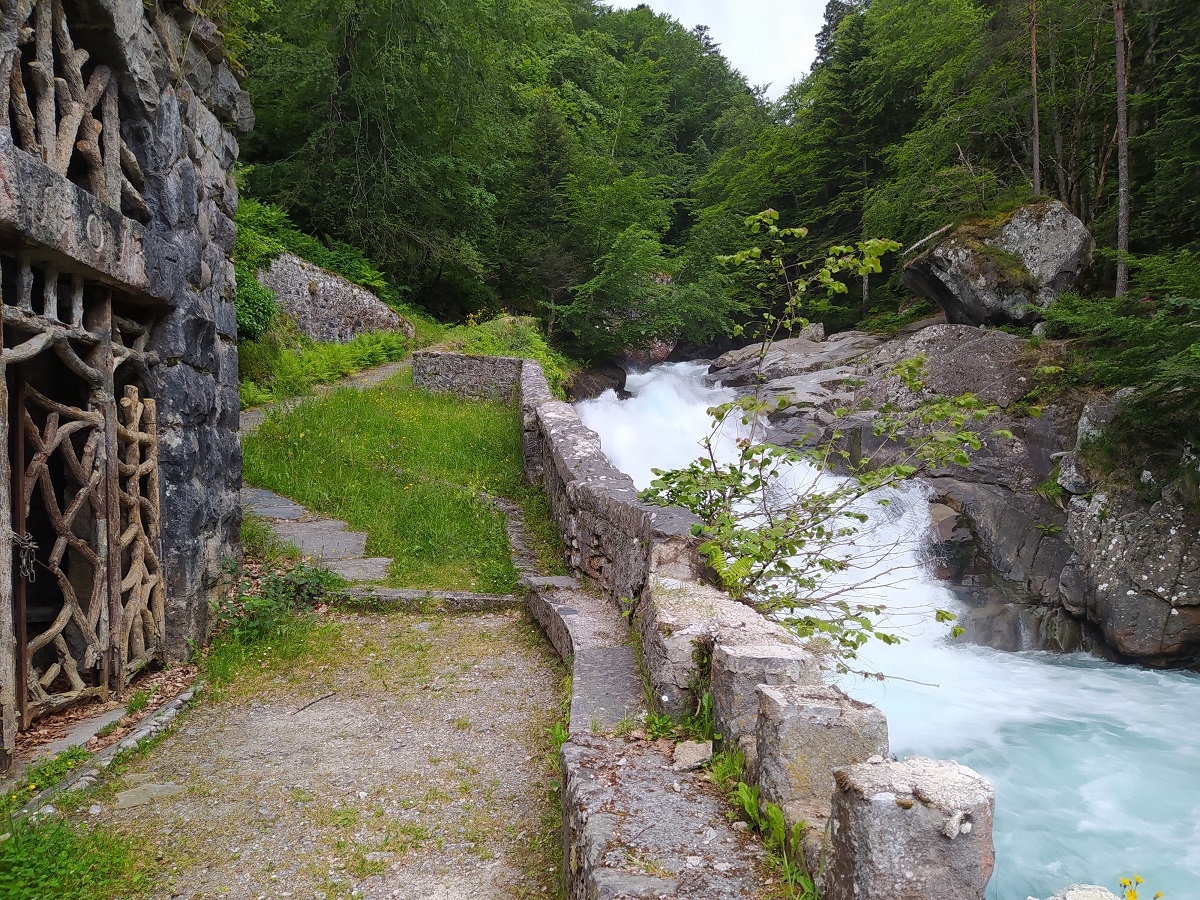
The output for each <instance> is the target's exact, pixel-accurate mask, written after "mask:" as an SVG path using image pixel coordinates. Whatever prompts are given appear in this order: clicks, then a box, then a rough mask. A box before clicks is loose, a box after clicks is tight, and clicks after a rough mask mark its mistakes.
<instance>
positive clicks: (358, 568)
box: [325, 556, 392, 584]
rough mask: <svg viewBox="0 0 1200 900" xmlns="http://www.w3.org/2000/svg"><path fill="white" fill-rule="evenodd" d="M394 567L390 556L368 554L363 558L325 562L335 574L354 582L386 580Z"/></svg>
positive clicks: (326, 566) (327, 567)
mask: <svg viewBox="0 0 1200 900" xmlns="http://www.w3.org/2000/svg"><path fill="white" fill-rule="evenodd" d="M391 567H392V558H391V557H390V556H366V557H363V558H361V559H333V560H328V561H326V563H325V568H326V569H328V570H329V571H330V572H333V573H334V574H335V575H340V576H341V577H342V578H345V579H346V580H347V581H349V582H350V583H352V584H361V583H363V582H367V581H384V580H386V579H387V577H388V573H389V570H390V569H391Z"/></svg>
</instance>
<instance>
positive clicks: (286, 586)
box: [204, 563, 343, 685]
mask: <svg viewBox="0 0 1200 900" xmlns="http://www.w3.org/2000/svg"><path fill="white" fill-rule="evenodd" d="M230 575H231V579H230V588H229V590H228V591H227V593H226V594H225V596H224V597H223V598H221V600H220V601H218V603H217V604H216V605H215V607H214V609H213V621H214V625H215V628H214V637H213V642H212V645H211V646H210V647H209V649H208V651H207V653H206V654H205V656H204V668H205V673H206V675H207V677H208V681H209V683H210V684H214V685H224V684H228V683H230V682H231V681H233V679H234V678H235V677H236V676H237V675H238V673H239V672H241V671H242V670H243V669H244V668H245V667H246V666H247V665H248V664H250V663H252V662H257V663H258V664H259V665H260V666H266V665H270V663H271V661H272V660H275V661H283V662H290V661H292V660H294V659H296V658H298V657H299V656H300V655H301V654H303V653H304V652H305V651H306V650H308V649H309V645H310V638H311V637H312V635H313V632H314V630H315V629H317V627H318V626H317V623H316V621H315V620H314V618H313V617H312V616H311V615H310V611H311V610H312V608H313V607H314V606H316V605H317V604H318V603H320V602H321V601H322V600H324V599H326V597H327V596H328V595H329V593H330V591H332V590H334V589H335V588H337V587H339V586H340V585H341V584H342V583H343V582H342V581H341V579H339V578H338V577H337V576H336V575H333V574H332V573H330V572H326V571H324V570H323V569H318V568H314V567H312V566H308V565H304V564H303V563H296V564H295V565H294V566H293V567H292V568H291V569H289V570H287V571H276V572H269V573H267V574H266V575H265V576H263V577H262V578H261V579H259V580H258V581H257V583H255V582H253V581H252V580H251V579H249V578H248V577H246V575H245V573H243V572H241V571H239V570H237V569H236V567H235V568H234V569H233V570H232V571H231V572H230Z"/></svg>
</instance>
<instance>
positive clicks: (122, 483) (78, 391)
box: [0, 254, 165, 733]
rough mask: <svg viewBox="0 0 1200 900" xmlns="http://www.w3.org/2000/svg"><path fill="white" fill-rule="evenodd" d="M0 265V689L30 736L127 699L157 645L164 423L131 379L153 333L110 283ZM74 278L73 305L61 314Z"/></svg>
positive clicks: (12, 717)
mask: <svg viewBox="0 0 1200 900" xmlns="http://www.w3.org/2000/svg"><path fill="white" fill-rule="evenodd" d="M0 262H2V263H3V264H4V268H5V270H6V274H8V275H9V276H10V277H6V278H4V280H3V282H4V285H5V292H4V296H3V307H2V310H3V317H2V320H0V334H2V335H3V337H4V344H5V346H4V349H3V353H2V354H0V375H3V378H2V379H0V421H3V422H4V423H5V424H6V426H7V428H6V432H7V435H8V441H7V443H8V452H7V453H5V454H2V455H0V492H4V491H7V493H8V497H7V498H5V500H4V501H3V502H0V507H2V508H0V545H3V544H8V545H9V546H8V548H7V549H9V550H10V551H11V552H4V549H5V548H2V547H0V557H2V559H3V560H6V561H7V562H8V564H9V566H10V573H7V574H6V573H4V572H3V571H2V567H0V579H2V580H0V593H3V594H9V595H10V597H11V605H10V604H9V603H8V602H4V601H6V600H8V599H9V598H7V597H6V598H3V600H0V607H3V608H4V609H10V610H11V618H10V617H8V616H4V615H0V671H15V673H16V684H15V685H12V686H11V690H10V689H9V687H10V686H8V685H4V686H3V687H4V689H3V690H0V716H2V717H3V719H4V722H3V725H4V726H5V727H6V728H8V729H18V728H19V729H25V728H28V727H29V726H30V725H31V724H32V723H33V722H34V721H35V720H36V719H37V718H39V717H40V716H43V715H46V714H47V713H50V712H53V711H55V710H57V709H60V708H62V707H64V706H67V705H69V704H72V703H76V702H78V701H80V700H83V699H87V698H90V697H107V696H109V694H110V693H117V694H119V693H120V692H121V690H122V689H123V688H124V686H125V685H126V684H128V682H129V680H130V678H132V676H133V675H134V674H135V673H136V672H137V671H138V670H139V669H141V668H142V667H143V666H145V665H146V664H147V663H149V662H151V661H152V660H155V659H157V658H159V656H160V654H161V646H162V637H163V634H164V630H165V621H164V616H165V603H164V591H163V581H162V573H161V566H160V560H159V552H160V551H159V483H158V436H157V416H156V408H155V403H154V400H152V399H149V398H144V397H142V396H141V391H140V390H139V388H138V386H137V382H138V381H140V380H141V376H142V375H143V374H144V372H145V370H146V367H147V366H149V365H153V364H154V363H155V362H156V361H157V360H156V359H155V358H154V357H153V354H149V353H147V352H146V351H145V344H146V340H147V338H148V336H149V329H148V327H147V326H146V325H143V324H141V323H139V322H137V321H136V320H135V319H132V318H127V317H125V316H122V315H118V314H116V313H114V292H113V291H112V290H111V289H110V288H108V287H105V286H103V285H99V284H91V285H89V284H87V283H85V281H84V279H83V278H82V277H80V276H71V277H69V278H63V277H62V276H61V275H60V274H59V273H58V272H57V271H56V270H54V269H53V268H52V267H50V266H49V265H46V266H41V267H38V266H35V265H34V264H33V262H32V261H31V260H30V258H29V256H28V255H26V254H21V255H20V256H18V257H17V258H15V259H13V258H10V257H7V256H0ZM14 276H15V277H14ZM13 283H15V285H16V290H15V291H12V292H11V293H10V291H9V290H8V285H9V284H13ZM35 285H37V286H38V287H40V292H41V295H42V296H41V298H40V299H41V302H40V303H38V304H36V305H35V303H34V301H33V294H34V291H33V287H34V286H35ZM67 286H69V288H70V296H71V303H70V312H69V313H67V314H65V315H63V316H62V317H61V318H60V314H59V310H58V304H57V295H58V291H59V289H60V288H62V287H67ZM118 390H119V391H120V393H121V394H122V396H121V398H120V400H119V401H118V399H117V393H118ZM5 514H7V515H5ZM9 515H10V516H11V520H10V521H9V522H4V521H3V519H4V518H7V517H8V516H9ZM47 581H49V584H46V583H45V582H47ZM5 619H9V621H8V622H5ZM6 626H8V627H6ZM5 655H7V656H9V658H10V660H11V665H10V663H9V660H5V659H4V656H5ZM10 733H11V732H10Z"/></svg>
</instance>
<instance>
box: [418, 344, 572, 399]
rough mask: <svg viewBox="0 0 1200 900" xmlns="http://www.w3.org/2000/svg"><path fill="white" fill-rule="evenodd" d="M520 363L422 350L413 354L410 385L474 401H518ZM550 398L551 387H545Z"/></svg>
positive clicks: (521, 363) (498, 357)
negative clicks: (411, 383)
mask: <svg viewBox="0 0 1200 900" xmlns="http://www.w3.org/2000/svg"><path fill="white" fill-rule="evenodd" d="M524 363H525V360H523V359H516V358H514V357H511V356H468V355H466V354H463V353H441V352H439V351H436V350H423V351H421V352H420V353H414V354H413V361H412V369H413V384H415V385H416V386H417V387H419V388H424V389H425V390H427V391H439V392H443V393H447V394H457V395H458V396H460V397H470V398H471V399H473V400H506V401H513V400H516V399H517V388H518V386H519V384H520V381H521V367H522V365H523V364H524ZM546 393H547V395H549V393H550V386H549V385H547V386H546Z"/></svg>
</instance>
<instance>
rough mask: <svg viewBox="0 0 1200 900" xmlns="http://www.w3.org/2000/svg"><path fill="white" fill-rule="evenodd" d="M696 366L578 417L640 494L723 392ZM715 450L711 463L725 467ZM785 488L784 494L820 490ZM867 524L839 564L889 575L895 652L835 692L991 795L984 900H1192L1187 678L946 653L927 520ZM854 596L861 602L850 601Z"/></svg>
mask: <svg viewBox="0 0 1200 900" xmlns="http://www.w3.org/2000/svg"><path fill="white" fill-rule="evenodd" d="M704 371H705V367H704V366H702V365H695V364H689V363H679V364H674V365H666V366H658V367H655V368H654V369H651V370H650V371H649V372H646V373H643V374H640V375H631V376H630V377H629V381H628V389H629V390H630V391H631V392H632V393H633V394H634V395H635V396H634V397H633V398H632V399H630V400H626V401H618V400H617V398H616V395H615V394H613V393H611V392H609V393H608V394H606V395H605V396H602V397H600V398H598V399H597V400H591V401H586V402H584V403H580V404H579V405H578V409H579V414H580V417H581V418H582V419H583V421H584V422H585V423H586V424H587V425H588V427H590V428H592V429H593V430H595V431H596V432H597V433H598V434H599V435H600V438H601V441H602V443H603V446H604V450H605V453H607V454H608V456H609V458H610V459H611V460H612V462H613V464H614V465H616V466H617V467H618V468H620V469H621V470H622V471H624V472H627V473H628V474H629V475H630V476H631V477H632V478H633V479H634V481H635V482H636V483H637V485H638V486H639V487H645V486H646V485H647V484H648V483H649V481H650V478H651V477H652V476H651V474H650V470H651V468H672V467H677V466H681V465H686V464H687V463H688V462H690V461H691V460H693V459H695V458H696V456H697V455H698V454H699V451H700V441H701V440H702V439H703V437H704V436H705V435H706V434H707V433H708V431H709V428H710V420H709V418H708V415H707V413H706V409H707V408H708V407H709V406H712V405H715V404H717V403H721V402H724V401H725V400H728V399H729V398H730V397H732V392H730V391H721V390H718V389H713V388H709V387H707V386H706V385H705V384H704V381H703V373H704ZM731 446H732V445H731V443H730V442H729V441H725V442H722V444H721V445H720V446H719V451H720V452H726V453H728V452H732V451H731ZM825 477H826V476H818V475H816V474H815V473H812V472H811V471H803V470H801V471H797V472H796V473H794V474H793V478H794V479H795V480H796V481H797V483H804V482H805V481H811V480H814V479H816V480H819V479H823V478H825ZM889 499H890V501H891V502H890V503H889V505H887V506H884V507H874V508H872V509H871V510H869V511H870V512H871V516H872V525H871V527H870V528H869V529H868V531H867V532H865V533H864V534H862V535H861V536H860V537H859V538H858V539H857V541H856V546H855V547H854V548H852V552H853V553H854V555H855V558H856V560H857V561H858V563H859V564H858V565H856V568H855V571H853V572H850V573H846V574H844V575H843V576H841V577H842V578H843V584H844V585H849V584H856V583H858V582H861V581H863V580H864V579H867V578H870V576H871V575H872V574H880V573H882V572H884V571H886V570H889V569H891V570H892V571H893V572H894V574H893V575H891V576H889V577H887V578H885V579H882V580H881V581H880V583H878V584H875V585H872V586H871V587H870V588H868V589H867V590H869V599H871V600H872V601H880V602H883V603H886V604H887V607H888V610H889V612H890V613H891V615H892V617H893V621H894V622H895V623H896V625H897V627H900V628H902V629H903V632H904V634H905V635H906V638H907V639H906V640H905V642H904V643H902V644H900V645H898V646H892V647H889V646H884V645H882V644H876V645H874V646H872V647H870V648H869V649H868V651H867V652H866V653H864V654H863V657H862V658H861V659H860V664H861V668H863V669H864V670H871V671H874V670H878V671H882V672H885V673H886V674H887V675H889V676H891V677H890V678H889V679H888V680H887V681H885V682H882V683H880V682H875V681H870V680H860V679H853V680H850V681H848V682H847V683H846V684H845V685H844V686H845V688H846V689H847V690H848V691H850V692H851V693H852V694H854V695H855V696H856V697H858V698H859V699H862V700H865V701H867V702H870V703H874V704H876V705H878V706H879V707H880V708H881V709H883V710H884V712H885V713H886V714H887V717H888V728H889V732H890V735H891V747H892V752H893V753H895V754H896V755H897V756H900V757H904V756H907V755H912V754H921V755H925V756H933V757H937V758H944V759H955V760H957V761H959V762H961V763H963V764H964V765H967V766H970V767H971V768H973V769H975V770H976V771H978V772H979V773H980V774H982V775H983V776H984V777H986V778H987V779H988V781H989V782H991V784H992V786H993V787H994V788H995V790H996V827H995V841H996V870H995V874H994V875H993V876H992V881H991V883H990V885H989V886H988V892H987V896H988V898H989V900H1024V898H1025V897H1027V896H1029V895H1032V896H1035V897H1047V896H1049V895H1050V894H1052V893H1054V892H1055V891H1057V890H1059V889H1061V888H1063V887H1065V886H1066V885H1068V884H1071V883H1073V882H1079V883H1091V884H1102V885H1106V886H1108V887H1109V888H1110V889H1113V890H1116V887H1117V879H1118V878H1120V877H1122V876H1128V875H1131V874H1133V873H1137V874H1139V875H1141V876H1143V877H1144V878H1145V879H1146V882H1147V885H1146V886H1147V887H1148V888H1149V891H1147V892H1144V895H1145V896H1152V895H1153V892H1154V891H1162V892H1163V893H1164V894H1165V897H1166V900H1198V898H1200V677H1198V676H1196V675H1194V674H1191V673H1184V672H1158V671H1150V670H1146V669H1138V668H1133V667H1128V666H1117V665H1113V664H1111V663H1106V662H1103V661H1101V660H1097V659H1094V658H1091V657H1088V656H1085V655H1082V654H1073V655H1066V656H1064V655H1056V654H1051V653H1040V652H1026V653H1003V652H1000V651H997V650H992V649H989V648H986V647H977V646H973V645H970V644H964V643H961V642H957V641H952V640H951V639H949V637H948V635H947V631H946V627H945V626H943V625H939V624H936V623H934V622H933V621H932V619H931V616H930V615H929V612H930V611H931V610H932V609H934V608H936V607H941V608H944V609H955V608H957V606H958V604H957V602H956V600H955V598H954V597H953V595H952V594H951V593H950V592H949V591H947V590H946V589H945V587H944V586H943V585H941V584H940V583H939V582H938V581H937V580H935V579H933V578H932V577H931V576H930V575H929V574H928V573H927V572H926V570H925V569H924V567H923V566H922V565H921V546H920V544H921V536H922V535H923V534H924V532H925V527H926V526H927V524H928V508H927V505H926V503H925V502H924V497H923V495H922V493H921V491H920V489H919V488H917V487H916V486H913V487H909V488H905V489H903V490H901V491H897V492H895V493H893V494H892V495H890V496H889ZM859 596H863V594H859Z"/></svg>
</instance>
